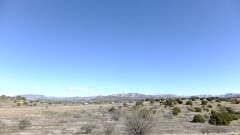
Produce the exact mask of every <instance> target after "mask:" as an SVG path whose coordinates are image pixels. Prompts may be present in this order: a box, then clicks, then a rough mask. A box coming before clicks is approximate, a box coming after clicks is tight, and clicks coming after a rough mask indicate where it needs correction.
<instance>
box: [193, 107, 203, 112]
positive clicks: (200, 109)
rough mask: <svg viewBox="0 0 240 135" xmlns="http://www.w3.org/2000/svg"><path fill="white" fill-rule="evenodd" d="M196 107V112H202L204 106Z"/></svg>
mask: <svg viewBox="0 0 240 135" xmlns="http://www.w3.org/2000/svg"><path fill="white" fill-rule="evenodd" d="M194 109H195V112H202V108H200V107H195V108H194Z"/></svg>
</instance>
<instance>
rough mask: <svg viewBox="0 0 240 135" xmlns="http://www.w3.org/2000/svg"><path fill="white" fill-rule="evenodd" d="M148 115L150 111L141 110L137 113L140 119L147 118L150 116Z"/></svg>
mask: <svg viewBox="0 0 240 135" xmlns="http://www.w3.org/2000/svg"><path fill="white" fill-rule="evenodd" d="M150 113H151V111H150V110H148V109H146V108H144V109H141V110H140V111H139V112H138V115H139V116H141V117H142V118H147V117H149V116H150Z"/></svg>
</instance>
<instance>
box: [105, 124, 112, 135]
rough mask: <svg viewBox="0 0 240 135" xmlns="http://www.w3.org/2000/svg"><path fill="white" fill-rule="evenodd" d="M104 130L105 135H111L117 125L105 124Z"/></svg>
mask: <svg viewBox="0 0 240 135" xmlns="http://www.w3.org/2000/svg"><path fill="white" fill-rule="evenodd" d="M103 128H104V134H105V135H111V134H112V133H113V131H114V128H115V124H113V123H105V124H103Z"/></svg>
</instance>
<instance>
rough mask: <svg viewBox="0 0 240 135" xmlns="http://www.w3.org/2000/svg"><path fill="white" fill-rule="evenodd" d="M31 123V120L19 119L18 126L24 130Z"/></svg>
mask: <svg viewBox="0 0 240 135" xmlns="http://www.w3.org/2000/svg"><path fill="white" fill-rule="evenodd" d="M31 125H32V123H31V122H30V121H29V120H27V119H24V120H20V121H19V124H18V128H19V129H21V130H23V129H25V128H27V127H29V126H31Z"/></svg>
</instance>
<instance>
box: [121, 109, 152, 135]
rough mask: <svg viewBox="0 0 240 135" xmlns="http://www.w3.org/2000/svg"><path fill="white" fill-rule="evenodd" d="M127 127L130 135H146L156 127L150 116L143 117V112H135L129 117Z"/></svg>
mask: <svg viewBox="0 0 240 135" xmlns="http://www.w3.org/2000/svg"><path fill="white" fill-rule="evenodd" d="M125 124H126V127H127V131H128V133H129V134H133V135H145V134H148V133H149V132H150V131H151V129H152V127H154V126H155V122H154V120H153V118H152V117H151V116H150V115H148V116H147V117H143V116H142V114H141V112H135V113H132V114H130V115H129V116H127V121H126V123H125Z"/></svg>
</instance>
